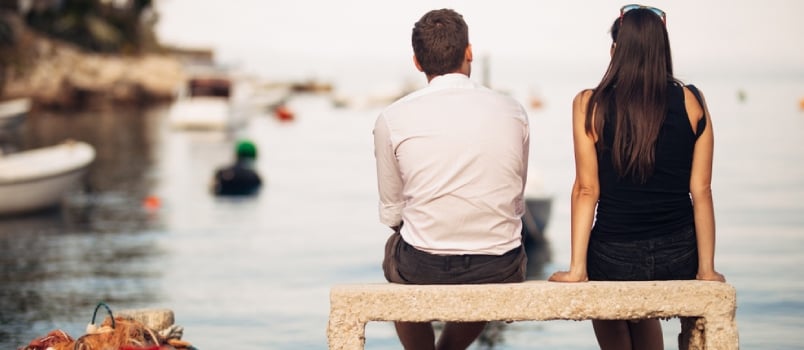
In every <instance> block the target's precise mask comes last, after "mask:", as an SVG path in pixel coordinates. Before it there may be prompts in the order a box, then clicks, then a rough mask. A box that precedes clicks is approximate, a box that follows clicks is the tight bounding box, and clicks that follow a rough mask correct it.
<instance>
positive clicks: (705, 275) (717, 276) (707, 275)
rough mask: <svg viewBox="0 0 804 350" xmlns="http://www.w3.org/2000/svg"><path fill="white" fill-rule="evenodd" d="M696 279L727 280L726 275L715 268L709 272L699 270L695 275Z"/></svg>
mask: <svg viewBox="0 0 804 350" xmlns="http://www.w3.org/2000/svg"><path fill="white" fill-rule="evenodd" d="M695 279H697V280H701V281H717V282H726V277H724V276H723V274H721V273H720V272H717V271H715V270H711V271H708V272H701V271H698V274H697V275H696V276H695Z"/></svg>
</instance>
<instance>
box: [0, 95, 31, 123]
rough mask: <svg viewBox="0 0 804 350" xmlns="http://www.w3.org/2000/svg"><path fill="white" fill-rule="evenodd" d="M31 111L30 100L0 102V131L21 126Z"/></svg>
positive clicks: (18, 99)
mask: <svg viewBox="0 0 804 350" xmlns="http://www.w3.org/2000/svg"><path fill="white" fill-rule="evenodd" d="M30 109H31V99H29V98H16V99H13V100H7V101H2V102H0V130H2V129H13V128H15V127H16V126H18V125H20V124H22V122H23V121H24V120H25V116H26V115H28V111H29V110H30Z"/></svg>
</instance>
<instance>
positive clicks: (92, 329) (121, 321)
mask: <svg viewBox="0 0 804 350" xmlns="http://www.w3.org/2000/svg"><path fill="white" fill-rule="evenodd" d="M101 306H103V307H104V308H106V311H107V312H108V313H109V316H108V317H106V318H105V319H104V320H103V322H102V323H100V324H97V325H96V324H95V318H96V316H97V313H98V309H99V308H100V307H101ZM160 331H161V332H159V331H155V330H153V329H151V328H149V327H147V326H146V325H145V324H143V323H142V322H139V321H137V320H134V319H132V318H130V317H125V316H123V317H121V316H117V317H115V316H114V315H113V314H112V311H111V309H110V308H109V306H108V305H106V304H104V303H100V304H98V306H97V307H96V308H95V312H94V313H93V315H92V322H91V323H90V324H89V325H87V332H86V334H84V335H82V336H81V337H79V338H78V339H73V338H72V337H70V336H69V335H68V334H67V333H65V332H64V331H62V330H55V331H52V332H50V333H48V334H47V335H46V336H43V337H40V338H37V339H35V340H33V341H32V342H31V343H30V344H28V346H26V347H23V348H20V350H50V349H52V350H164V349H177V350H182V349H187V350H197V349H195V348H194V347H193V346H192V345H191V344H190V343H189V342H186V341H183V340H181V339H180V338H181V334H182V330H181V327H177V326H175V325H171V326H170V327H168V328H166V329H164V330H160Z"/></svg>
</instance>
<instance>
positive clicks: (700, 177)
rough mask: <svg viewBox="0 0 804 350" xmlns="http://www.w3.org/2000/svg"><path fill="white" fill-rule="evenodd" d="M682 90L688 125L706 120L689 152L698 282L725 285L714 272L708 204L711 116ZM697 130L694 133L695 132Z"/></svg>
mask: <svg viewBox="0 0 804 350" xmlns="http://www.w3.org/2000/svg"><path fill="white" fill-rule="evenodd" d="M684 90H685V92H684V93H685V100H686V105H687V114H688V115H689V116H690V119H691V120H690V122H691V123H693V124H692V125H697V124H698V123H697V121H698V120H700V118H706V119H707V120H706V126H705V127H704V130H703V133H701V136H699V137H698V140H697V141H696V142H695V149H694V151H693V153H692V173H691V175H690V194H691V195H692V205H693V215H694V217H695V232H696V237H697V243H698V274H697V276H696V278H697V279H699V280H712V281H721V282H725V281H726V279H725V278H724V277H723V275H721V274H720V273H718V272H717V271H715V210H714V204H713V201H712V158H713V156H712V155H713V151H714V133H713V131H712V117H711V115H710V114H709V109H708V108H707V106H706V101H705V100H704V99H703V94H701V105H698V104H697V103H696V102H694V101H697V99H696V98H695V95H693V94H692V92H691V91H689V90H688V89H684ZM696 131H697V130H696Z"/></svg>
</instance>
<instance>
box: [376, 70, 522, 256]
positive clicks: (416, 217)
mask: <svg viewBox="0 0 804 350" xmlns="http://www.w3.org/2000/svg"><path fill="white" fill-rule="evenodd" d="M375 137H376V138H377V141H378V142H380V143H384V144H383V145H380V144H378V145H376V146H377V151H376V152H377V156H378V160H387V162H389V164H385V166H384V165H383V164H384V163H383V162H382V161H380V162H378V172H379V174H380V176H381V177H384V176H391V175H393V174H394V173H395V172H396V173H398V174H399V179H398V180H399V183H398V185H399V186H402V190H401V193H402V197H401V198H399V197H395V196H394V194H393V192H394V191H393V189H394V187H393V186H391V187H390V188H391V189H392V190H390V191H387V192H386V193H383V192H384V191H383V190H382V189H381V194H380V195H381V201H382V202H383V207H384V208H385V206H386V205H388V207H387V208H386V209H383V210H387V211H388V214H389V218H390V216H393V215H392V214H394V213H396V212H397V211H399V209H400V208H397V206H401V207H403V208H401V211H399V212H400V213H401V215H402V220H403V221H404V222H405V227H404V228H403V230H402V236H403V238H404V239H405V241H407V242H408V243H410V244H411V245H413V246H415V247H417V248H419V249H422V250H424V251H427V252H430V253H434V254H467V253H474V254H501V253H503V252H506V251H509V250H510V249H513V248H515V247H517V246H518V245H519V244H520V235H519V232H520V230H521V220H520V216H521V214H522V213H523V211H524V210H523V207H522V206H523V198H522V192H523V188H524V184H525V178H526V174H527V158H528V142H529V129H528V122H527V117H526V114H525V111H524V110H523V109H522V107H521V105H520V104H519V103H517V102H516V101H514V100H513V99H511V98H510V97H508V96H504V95H501V94H499V93H497V92H494V91H492V90H489V89H487V88H485V87H482V86H479V85H478V84H476V83H474V82H472V81H471V80H469V78H468V77H466V76H465V75H462V74H447V75H443V76H439V77H436V78H435V79H433V80H432V81H431V83H430V85H429V86H428V87H426V88H424V89H422V90H419V91H417V92H414V93H412V94H410V95H408V96H406V97H404V98H402V99H401V100H400V101H397V102H396V103H394V104H393V105H391V106H389V107H388V108H387V109H386V110H385V111H383V113H382V115H381V116H380V118H378V121H377V125H376V127H375ZM383 167H385V169H382V168H383ZM394 167H396V168H397V169H394ZM390 182H393V180H392V181H390Z"/></svg>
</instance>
